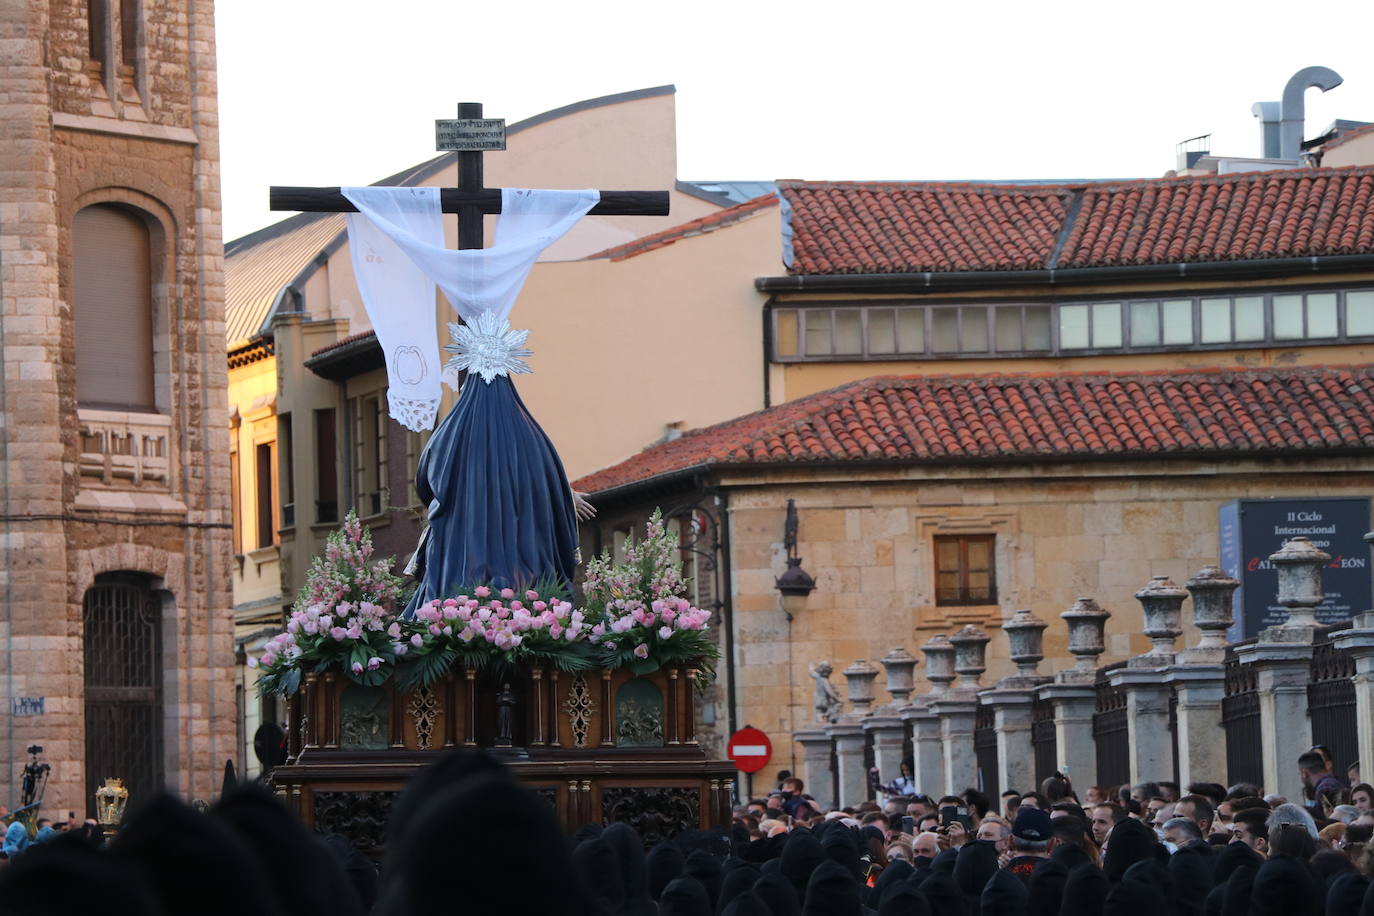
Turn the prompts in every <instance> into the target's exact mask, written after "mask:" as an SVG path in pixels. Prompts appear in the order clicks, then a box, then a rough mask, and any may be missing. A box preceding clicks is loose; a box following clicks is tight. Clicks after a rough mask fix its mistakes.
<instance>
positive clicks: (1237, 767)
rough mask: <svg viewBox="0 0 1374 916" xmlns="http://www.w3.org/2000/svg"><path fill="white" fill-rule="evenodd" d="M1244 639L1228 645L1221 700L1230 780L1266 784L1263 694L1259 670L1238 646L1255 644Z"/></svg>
mask: <svg viewBox="0 0 1374 916" xmlns="http://www.w3.org/2000/svg"><path fill="white" fill-rule="evenodd" d="M1254 641H1255V639H1254V638H1253V637H1252V638H1250V639H1244V640H1241V641H1240V642H1238V643H1235V644H1233V645H1230V646H1228V647H1227V648H1226V661H1225V672H1226V674H1225V694H1224V695H1223V697H1222V700H1221V727H1222V730H1223V731H1225V733H1226V779H1227V782H1228V783H1232V784H1234V783H1240V782H1248V783H1253V784H1254V785H1257V786H1260V785H1263V784H1264V757H1263V745H1262V742H1263V740H1264V739H1263V735H1262V734H1261V731H1260V708H1259V693H1258V692H1257V689H1256V682H1255V670H1254V668H1253V666H1251V665H1243V664H1241V662H1240V658H1239V657H1238V656H1237V655H1236V649H1238V648H1239V647H1241V646H1247V645H1250V644H1251V643H1253V642H1254Z"/></svg>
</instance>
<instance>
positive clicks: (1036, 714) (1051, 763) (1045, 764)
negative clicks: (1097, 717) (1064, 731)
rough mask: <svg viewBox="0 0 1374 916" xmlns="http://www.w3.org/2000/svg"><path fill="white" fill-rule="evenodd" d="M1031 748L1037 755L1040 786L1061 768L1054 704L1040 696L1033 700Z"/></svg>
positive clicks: (1036, 772) (1038, 783)
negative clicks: (1055, 730)
mask: <svg viewBox="0 0 1374 916" xmlns="http://www.w3.org/2000/svg"><path fill="white" fill-rule="evenodd" d="M1031 750H1032V752H1033V754H1034V757H1035V784H1036V785H1037V786H1038V785H1040V783H1042V782H1044V781H1045V780H1046V779H1048V778H1049V777H1051V776H1053V775H1054V774H1055V771H1057V770H1058V769H1059V760H1058V756H1059V751H1058V744H1057V740H1056V738H1055V734H1054V704H1053V703H1051V702H1050V701H1049V700H1042V699H1040V698H1039V697H1036V698H1035V699H1033V700H1031ZM1013 788H1019V786H1018V787H1013Z"/></svg>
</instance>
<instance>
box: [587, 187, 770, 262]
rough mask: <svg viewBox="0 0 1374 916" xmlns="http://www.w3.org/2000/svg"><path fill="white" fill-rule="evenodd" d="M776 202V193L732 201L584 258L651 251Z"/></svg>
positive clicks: (617, 257)
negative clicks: (680, 222) (701, 214)
mask: <svg viewBox="0 0 1374 916" xmlns="http://www.w3.org/2000/svg"><path fill="white" fill-rule="evenodd" d="M777 204H778V195H776V194H772V193H769V194H760V195H759V196H758V197H755V198H754V199H753V200H746V201H745V202H744V203H742V204H735V205H734V206H733V207H728V208H726V209H724V210H721V211H720V212H718V213H708V214H707V215H706V216H702V217H698V218H697V219H694V220H691V221H689V222H685V223H683V224H681V225H679V226H672V227H670V228H668V229H664V230H662V231H660V232H655V233H653V234H651V235H646V236H644V237H643V238H638V239H635V240H634V241H632V242H626V243H625V244H623V245H616V246H615V247H613V248H607V249H605V250H604V251H598V252H597V253H596V254H589V255H587V256H586V257H585V258H583V260H585V261H594V260H597V259H599V258H609V259H610V260H612V261H623V260H625V259H626V258H632V257H634V256H635V255H637V254H644V253H645V252H646V251H653V250H654V249H656V248H663V247H665V246H668V245H671V244H673V243H674V242H676V241H677V240H678V239H685V238H690V237H691V236H694V235H703V234H705V233H707V232H714V231H715V230H717V229H723V228H724V227H726V226H731V225H734V224H735V223H738V222H740V221H741V220H743V219H747V218H748V217H750V216H752V215H753V214H755V213H757V212H759V211H760V210H766V209H768V208H769V207H775V206H777Z"/></svg>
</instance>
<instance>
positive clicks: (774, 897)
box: [754, 871, 801, 916]
mask: <svg viewBox="0 0 1374 916" xmlns="http://www.w3.org/2000/svg"><path fill="white" fill-rule="evenodd" d="M754 893H756V894H758V895H759V896H760V897H762V898H763V902H764V903H766V904H768V908H769V909H770V910H772V911H773V916H801V898H800V897H798V896H797V892H796V890H795V889H794V888H793V887H792V882H790V881H788V880H787V879H786V878H784V877H783V876H782V873H781V872H770V871H764V872H763V873H762V874H761V875H759V879H758V880H757V881H755V882H754Z"/></svg>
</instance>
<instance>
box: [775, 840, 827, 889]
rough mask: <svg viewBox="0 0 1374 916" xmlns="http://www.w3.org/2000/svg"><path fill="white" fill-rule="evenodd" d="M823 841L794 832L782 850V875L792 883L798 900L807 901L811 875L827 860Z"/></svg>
mask: <svg viewBox="0 0 1374 916" xmlns="http://www.w3.org/2000/svg"><path fill="white" fill-rule="evenodd" d="M826 858H827V856H826V854H825V850H824V849H823V848H822V847H821V841H820V840H818V839H816V838H815V836H813V835H812V834H811V833H809V832H808V833H802V832H801V831H793V832H792V834H791V835H790V836H789V837H788V839H787V845H786V846H784V847H783V849H782V874H783V877H785V878H786V879H787V880H788V881H791V882H792V889H793V890H795V891H796V892H797V898H798V899H800V900H805V899H806V884H807V882H808V881H810V880H811V874H812V872H814V871H815V870H816V869H817V868H819V867H820V865H821V863H822V862H824V861H825V860H826Z"/></svg>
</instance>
